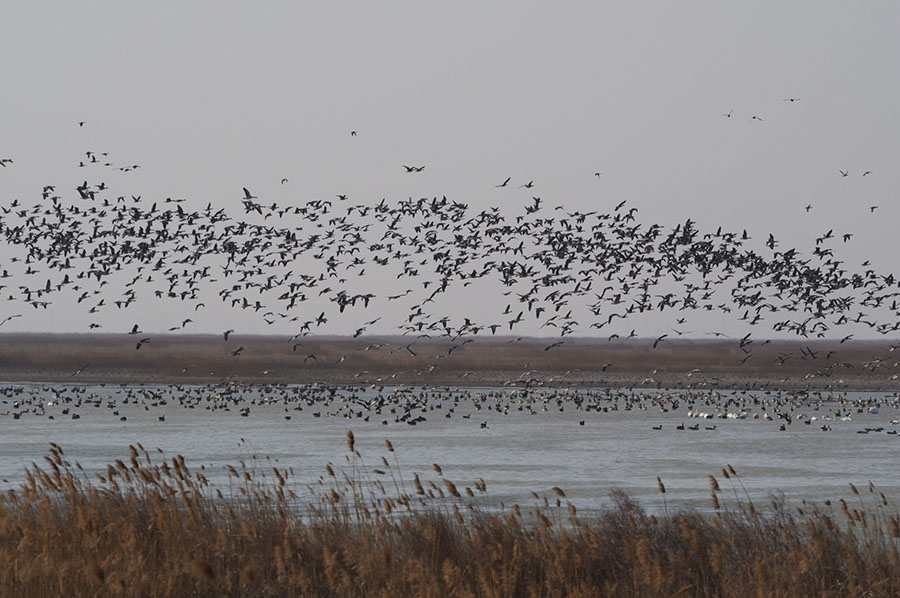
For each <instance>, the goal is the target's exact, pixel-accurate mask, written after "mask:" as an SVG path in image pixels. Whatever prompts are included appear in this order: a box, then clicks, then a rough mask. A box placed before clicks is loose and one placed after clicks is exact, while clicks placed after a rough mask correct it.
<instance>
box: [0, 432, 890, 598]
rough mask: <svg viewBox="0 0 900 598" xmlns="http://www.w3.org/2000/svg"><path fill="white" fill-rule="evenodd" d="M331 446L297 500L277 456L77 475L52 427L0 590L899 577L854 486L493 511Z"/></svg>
mask: <svg viewBox="0 0 900 598" xmlns="http://www.w3.org/2000/svg"><path fill="white" fill-rule="evenodd" d="M348 447H349V448H350V450H351V451H352V456H351V459H350V460H349V461H348V465H347V469H346V470H345V471H340V470H338V471H335V469H334V468H332V467H331V466H329V467H328V468H327V471H328V474H327V476H326V477H325V478H323V479H321V480H320V481H319V483H318V484H317V485H315V487H314V489H313V493H312V494H311V495H309V496H310V498H309V499H308V501H307V502H308V504H307V506H305V507H303V508H302V509H301V508H300V504H301V503H302V502H303V501H300V500H298V497H297V495H296V494H295V493H294V492H293V491H292V490H291V489H290V488H291V487H292V485H293V481H292V480H291V475H290V471H287V470H279V469H277V468H273V469H271V470H269V471H268V472H267V474H268V475H264V474H263V472H262V471H260V470H259V469H258V468H257V466H255V465H251V466H242V467H241V468H231V469H230V471H231V474H232V476H233V480H234V482H233V486H232V490H231V492H232V494H231V496H223V495H222V493H221V492H220V491H218V490H216V489H214V488H212V487H211V486H210V485H209V484H208V482H207V481H206V478H205V477H204V476H203V474H202V472H200V471H192V470H191V469H189V467H188V465H187V464H186V462H185V460H184V459H183V458H181V457H180V456H178V457H175V458H173V459H171V460H164V461H160V462H154V461H153V460H152V459H151V457H150V455H149V454H148V453H147V452H146V451H144V450H143V449H142V448H132V449H131V455H130V458H128V459H126V460H125V461H122V460H117V461H116V462H115V463H114V464H112V465H110V466H109V467H108V469H107V471H106V473H105V474H103V475H98V476H97V479H96V480H95V481H93V482H91V481H89V480H88V478H87V477H86V476H85V475H84V474H83V473H82V472H81V471H80V469H79V468H78V466H77V465H72V464H70V463H69V462H68V461H67V460H66V457H65V455H64V454H63V451H62V449H60V448H59V447H57V446H55V445H54V446H53V447H52V450H51V452H50V455H49V456H48V457H46V465H45V466H43V467H42V468H38V467H32V468H31V469H30V470H29V475H28V482H27V483H26V484H25V485H24V486H23V487H22V489H21V490H19V491H15V492H13V491H10V492H9V493H8V494H6V495H3V498H2V500H0V595H3V596H21V597H23V598H29V597H39V598H44V597H49V596H63V595H65V596H201V597H205V596H208V597H213V596H215V597H221V596H272V597H282V596H283V597H289V596H290V597H293V596H335V597H337V596H432V597H444V596H446V597H451V596H473V597H474V596H592V597H593V596H629V597H634V596H638V597H642V596H647V597H651V596H652V597H657V596H723V597H730V596H734V597H741V598H743V597H746V596H896V595H897V594H898V593H900V556H898V551H897V537H898V536H900V520H898V516H897V513H896V511H894V510H893V509H891V508H890V507H889V506H888V505H887V501H886V500H885V499H884V497H883V496H881V495H880V494H879V493H877V492H876V490H875V489H874V488H872V487H870V488H869V492H866V491H865V490H863V491H859V490H858V489H856V488H852V490H853V493H854V496H853V497H852V500H851V501H850V502H845V501H841V503H840V506H839V507H837V506H834V507H832V506H831V505H826V507H827V508H823V509H818V508H813V507H806V506H804V508H803V509H788V508H786V507H784V506H783V505H778V504H774V505H773V506H772V507H771V508H767V509H766V512H765V513H766V514H762V513H761V512H760V510H758V508H757V507H755V506H754V505H753V504H752V503H750V502H749V501H746V502H745V501H741V500H740V499H739V494H738V493H737V492H735V497H734V499H728V498H727V494H726V496H722V494H723V491H722V489H721V488H720V485H719V483H718V481H717V480H716V479H715V478H711V479H710V486H711V491H712V493H713V497H714V499H713V505H714V506H715V507H716V509H717V510H716V511H715V512H714V513H713V514H711V515H708V516H701V515H698V514H696V513H671V514H666V515H664V516H661V517H653V516H649V515H647V514H646V513H645V512H644V511H643V510H642V509H641V508H640V507H639V506H638V505H636V504H635V503H634V502H632V501H631V500H630V499H628V497H626V496H624V495H621V494H619V495H616V496H615V506H614V507H613V508H611V509H610V510H609V511H607V512H605V513H603V514H602V515H600V516H598V517H594V518H589V519H582V518H580V517H579V516H578V513H577V510H576V509H575V507H574V506H573V505H571V504H569V503H568V501H567V499H566V494H565V491H564V490H562V489H561V488H553V489H552V490H551V491H550V492H548V493H546V495H545V496H544V497H542V500H541V501H539V502H538V504H537V506H536V507H534V508H532V509H530V510H526V509H523V508H520V507H519V506H518V505H514V506H513V507H512V508H511V509H509V510H508V511H505V512H504V511H501V512H499V513H498V512H492V511H490V510H487V509H485V508H483V505H485V504H487V503H486V502H485V501H486V499H485V498H484V492H485V491H486V487H485V484H484V482H483V481H479V482H477V483H475V484H474V489H473V488H472V487H465V486H463V485H462V484H455V483H453V482H452V481H450V480H449V479H448V478H445V477H444V475H445V473H444V472H443V471H441V470H440V468H439V467H438V466H436V467H435V472H436V473H437V474H438V476H439V479H438V483H435V482H434V481H423V480H421V479H420V478H419V477H418V476H416V477H415V480H416V481H415V484H414V485H411V486H410V487H409V491H410V493H408V494H407V493H406V491H405V490H404V488H405V487H406V486H405V484H404V483H403V482H402V481H401V480H400V478H399V472H397V471H395V470H394V469H393V468H392V467H391V464H390V462H389V461H388V460H387V459H386V458H382V460H381V461H380V462H379V464H378V466H377V468H371V467H369V466H367V465H366V463H365V461H364V460H363V458H362V456H361V455H360V453H359V452H358V449H357V448H356V447H355V446H354V440H353V437H352V436H348ZM388 451H389V452H392V447H391V446H390V445H388ZM722 476H723V477H724V478H728V479H729V481H730V482H731V484H734V482H735V480H736V472H734V470H733V469H730V468H729V469H727V470H722ZM737 481H738V483H739V480H737ZM722 486H725V487H726V488H727V484H725V483H723V484H722ZM732 487H734V486H732ZM660 490H661V491H662V492H664V491H665V490H664V486H663V485H662V483H661V482H660ZM726 493H727V491H726ZM539 498H541V497H539Z"/></svg>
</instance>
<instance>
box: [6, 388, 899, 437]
mask: <svg viewBox="0 0 900 598" xmlns="http://www.w3.org/2000/svg"><path fill="white" fill-rule="evenodd" d="M0 408H2V409H3V411H0V417H4V418H6V417H10V418H12V419H14V420H20V419H22V418H25V419H28V418H34V417H40V418H47V419H49V420H54V419H72V420H78V419H81V418H82V416H86V417H100V418H101V419H102V418H110V417H114V418H118V419H119V420H120V421H122V422H126V421H129V417H130V418H131V421H136V422H140V423H143V422H145V421H147V420H150V421H153V420H158V421H160V422H165V421H166V415H167V414H168V415H172V414H176V412H177V411H178V410H205V411H208V412H210V413H220V414H221V415H222V416H227V414H232V415H238V416H240V417H252V416H254V415H261V416H262V417H265V418H267V419H268V420H271V419H272V418H273V417H282V418H283V419H284V420H292V419H293V418H298V419H299V418H300V417H303V416H306V417H309V418H314V419H315V418H339V419H343V420H355V421H357V423H358V424H360V425H363V424H364V423H370V424H372V425H379V424H380V425H383V426H390V425H404V426H416V425H418V424H422V423H425V422H427V421H429V418H430V419H432V421H434V420H438V421H440V420H441V419H453V418H460V419H463V420H473V418H474V421H473V424H474V423H478V426H479V427H480V428H482V429H488V428H489V427H490V424H493V425H497V424H500V423H502V421H503V418H504V417H506V416H537V415H541V414H551V415H552V414H565V413H566V412H567V410H568V412H569V414H570V415H569V416H568V419H570V420H571V421H572V423H575V422H577V424H578V425H580V426H584V425H586V422H588V421H591V422H594V423H598V421H602V419H603V417H604V416H610V417H612V416H613V415H614V414H628V413H634V414H644V415H646V416H647V418H648V419H650V420H651V423H654V425H652V426H651V428H652V429H653V430H663V429H664V426H668V427H669V429H674V430H677V431H690V430H693V431H700V430H701V424H700V423H699V422H698V423H695V424H692V425H691V424H689V425H686V424H685V421H686V419H696V420H728V421H742V420H749V421H760V422H763V423H764V422H772V424H771V425H773V426H778V429H779V430H780V431H785V430H786V429H787V428H788V427H789V426H791V425H795V426H797V425H800V426H815V427H814V428H809V429H817V430H820V431H823V432H830V431H832V426H837V425H844V423H845V422H853V421H854V417H856V418H857V419H856V422H855V423H854V424H847V426H848V428H849V429H851V430H853V431H855V433H857V434H870V433H885V434H887V435H897V434H898V433H897V430H898V428H897V427H896V426H898V425H900V417H894V418H893V419H888V418H890V417H891V416H890V415H887V416H886V417H885V414H882V413H881V410H885V411H887V412H893V413H895V414H896V412H897V411H898V410H900V395H898V394H897V393H893V394H883V395H877V394H865V395H857V396H855V397H854V396H853V395H851V394H848V393H844V392H822V391H778V390H766V391H739V390H731V391H719V390H700V389H690V390H677V389H675V390H673V389H660V390H652V391H650V390H641V389H635V388H622V389H562V388H558V389H536V388H530V389H529V388H517V389H484V390H475V389H468V390H467V389H451V388H434V387H419V388H416V387H386V386H376V387H369V386H345V387H340V388H338V387H335V386H329V385H321V384H316V385H287V384H269V385H262V386H249V385H243V384H238V383H235V382H230V383H226V384H217V385H205V386H187V385H178V384H175V385H170V386H128V385H122V386H113V385H109V386H107V385H99V386H86V385H73V386H70V387H63V386H60V385H52V386H37V385H7V386H3V387H0ZM278 414H280V416H279V415H278ZM592 414H593V415H592ZM561 417H567V416H561ZM598 418H599V420H598ZM489 422H490V424H489ZM656 422H659V423H656ZM663 422H669V423H666V424H664V423H663ZM673 422H679V423H678V424H674V423H673ZM702 430H703V431H707V432H708V431H716V430H718V423H716V421H706V422H705V423H704V424H703V427H702Z"/></svg>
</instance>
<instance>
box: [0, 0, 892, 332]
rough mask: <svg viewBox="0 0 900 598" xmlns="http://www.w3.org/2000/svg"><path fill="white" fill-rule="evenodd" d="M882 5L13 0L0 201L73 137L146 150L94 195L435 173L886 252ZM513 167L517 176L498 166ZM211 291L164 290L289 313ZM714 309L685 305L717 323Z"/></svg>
mask: <svg viewBox="0 0 900 598" xmlns="http://www.w3.org/2000/svg"><path fill="white" fill-rule="evenodd" d="M898 24H900V4H898V3H896V2H866V3H855V2H845V1H821V0H816V1H811V0H810V1H804V2H744V3H724V2H718V1H706V2H649V3H631V2H618V3H605V2H570V3H545V2H540V3H538V2H509V1H506V2H486V3H485V2H477V3H476V2H455V3H447V2H444V3H423V2H412V1H409V2H381V3H371V2H340V3H337V2H334V3H306V2H266V3H251V2H233V1H222V2H215V3H212V2H208V3H207V2H203V3H199V2H197V3H193V2H170V1H165V2H153V3H141V4H132V3H122V2H94V1H84V2H78V3H71V2H48V3H36V2H15V3H9V4H8V5H6V6H4V9H3V18H2V22H0V52H2V56H3V57H4V58H3V69H2V93H0V132H2V134H0V158H12V159H13V160H14V161H15V162H14V164H11V165H9V166H8V167H7V168H4V169H0V203H2V205H8V204H9V203H10V202H11V201H12V200H13V199H15V198H18V199H19V201H20V202H22V203H23V204H25V205H31V204H33V203H34V202H37V201H39V200H40V191H41V187H42V185H45V184H55V185H58V189H59V191H60V192H61V194H62V195H63V198H64V199H67V200H72V199H73V197H72V196H73V195H76V194H75V191H74V187H75V186H76V185H77V184H78V183H80V182H81V181H82V180H84V179H85V178H88V175H87V174H86V173H85V170H86V169H81V168H79V167H78V162H79V160H81V159H83V156H84V152H85V151H87V150H92V151H95V152H109V154H110V159H111V160H112V161H113V162H114V163H115V164H116V165H127V164H134V163H136V164H140V165H141V166H142V168H140V169H139V170H137V171H136V172H131V173H121V172H118V171H115V170H109V171H108V172H103V173H99V172H97V171H94V172H92V173H91V174H90V178H92V180H93V181H97V180H106V181H107V182H108V184H109V186H110V193H111V195H112V196H113V197H114V196H115V195H118V194H127V195H130V194H135V195H142V196H143V197H144V198H145V199H147V200H150V201H153V200H158V201H162V200H163V199H164V198H166V197H184V198H187V200H188V202H189V203H188V205H191V206H194V207H200V206H205V205H206V204H207V203H208V202H212V204H213V205H214V206H221V207H225V208H227V209H228V210H229V211H231V212H233V213H234V214H235V215H238V214H240V213H241V212H242V210H241V203H240V200H241V197H242V192H241V187H243V186H247V187H249V188H251V189H253V190H254V193H255V194H257V195H258V196H259V197H260V200H261V201H263V202H266V201H270V202H279V203H296V204H299V203H301V202H305V201H308V200H310V199H315V198H323V199H333V198H334V196H335V195H336V194H339V193H340V194H347V195H348V196H349V197H350V200H351V201H355V202H360V203H365V202H371V203H375V202H377V201H379V200H380V199H381V198H387V199H388V200H389V201H391V200H400V199H405V198H407V197H410V196H411V197H432V196H442V195H447V196H448V197H449V198H450V199H453V200H457V201H463V202H466V203H469V204H470V205H471V206H472V207H473V208H475V209H482V208H487V207H488V206H493V205H501V206H510V205H521V204H523V203H527V202H529V201H530V199H531V196H533V195H539V196H541V197H542V198H543V201H544V202H545V205H548V206H554V205H560V204H562V205H566V206H568V207H570V208H571V209H578V210H590V209H601V210H605V209H610V208H612V207H613V206H614V205H615V204H617V203H618V202H619V201H621V200H623V199H627V200H628V201H629V205H632V206H636V207H638V208H639V209H640V219H641V220H642V221H643V222H645V223H647V224H650V223H652V222H659V223H662V224H666V225H674V224H675V223H677V222H680V221H684V220H685V219H687V218H693V219H695V220H697V221H699V223H700V224H701V226H703V227H708V228H712V229H714V228H715V227H716V226H718V225H721V226H723V227H724V228H726V229H731V230H740V229H743V228H746V229H748V231H750V232H751V234H753V236H754V238H755V239H756V240H758V241H759V242H760V244H762V243H763V241H764V239H765V237H766V236H767V235H768V234H769V233H773V234H774V235H775V236H776V237H778V238H779V239H780V240H781V243H782V246H784V247H788V246H796V247H797V248H798V249H801V250H809V249H811V248H812V247H813V238H814V237H815V236H818V235H820V234H822V233H823V232H824V231H826V230H828V229H830V228H834V229H835V232H836V233H843V232H851V233H854V235H855V236H854V237H853V238H852V239H851V240H850V242H848V243H846V245H843V244H842V246H841V247H840V248H839V250H840V253H839V254H838V256H837V257H839V258H840V259H845V260H846V263H847V264H848V266H850V267H853V266H854V265H855V264H858V263H860V262H862V261H863V260H865V259H870V260H871V261H872V265H873V266H875V267H877V268H879V269H880V270H882V271H885V272H887V271H897V270H900V268H898V265H900V264H898V260H897V257H896V256H897V255H898V249H900V247H898V246H900V240H898V236H897V234H896V233H895V228H896V223H897V222H900V206H898V202H897V197H898V192H900V168H898V158H900V118H898V116H897V107H898V106H900V76H898V74H897V73H898V70H897V57H898V56H900V36H898V35H897V27H898ZM786 98H799V99H798V100H797V101H795V102H788V101H784V100H785V99H786ZM726 113H731V117H726V116H724V114H726ZM753 116H757V117H759V118H760V119H761V120H753V121H751V117H753ZM79 121H85V122H86V124H85V125H84V127H79V126H78V124H77V123H78V122H79ZM351 130H356V131H358V136H357V137H351V136H350V134H349V133H350V131H351ZM402 164H417V165H423V164H424V165H426V168H425V170H424V171H423V172H421V173H417V174H415V175H408V174H406V173H404V171H403V169H402V167H401V165H402ZM839 170H845V171H849V175H848V176H847V177H842V176H841V175H840V173H839ZM596 171H599V172H601V173H602V176H600V177H595V176H594V174H593V173H594V172H596ZM865 171H871V172H872V174H871V175H869V176H866V177H865V178H863V177H862V176H861V175H862V173H863V172H865ZM507 177H512V181H511V183H510V186H511V188H507V189H497V188H495V185H496V184H498V183H500V182H501V181H503V180H504V179H505V178H507ZM282 178H288V179H289V183H288V184H285V185H281V184H280V181H281V179H282ZM530 180H533V181H534V188H533V189H519V188H518V185H520V184H523V183H526V182H528V181H530ZM513 186H514V187H513ZM807 204H812V206H813V207H812V209H811V210H810V211H809V212H808V213H807V212H806V211H804V209H803V208H804V206H806V205H807ZM872 205H878V206H879V208H878V209H877V210H876V211H875V212H871V211H870V209H869V206H872ZM0 262H2V256H0ZM0 267H3V264H2V263H0ZM6 283H7V284H8V285H9V286H12V287H14V286H15V285H16V284H17V283H18V281H17V280H15V279H13V280H7V281H6ZM392 283H393V281H392V280H390V281H384V282H383V285H384V286H383V289H384V291H382V290H381V289H377V290H379V291H380V292H386V291H387V290H389V289H391V288H393V287H392V286H390V285H391V284H392ZM0 296H2V297H4V298H5V296H6V292H0ZM210 299H211V300H210V301H207V305H208V309H207V310H206V311H205V312H204V313H203V314H197V315H193V314H184V315H183V317H193V318H194V319H195V325H194V328H192V329H190V330H189V331H193V332H202V331H209V332H219V331H221V330H223V329H225V328H230V327H233V328H237V329H238V330H241V331H246V332H269V333H275V332H277V333H281V332H287V333H293V331H292V330H277V331H276V330H272V328H271V327H267V326H266V325H265V324H264V323H262V322H260V320H259V319H258V318H257V317H255V316H253V315H251V314H244V313H237V312H232V311H230V310H227V309H224V308H222V307H220V306H218V305H217V303H218V302H217V300H216V298H215V297H211V298H210ZM477 301H478V302H485V301H491V299H490V298H484V297H479V298H477ZM500 301H505V300H504V299H503V298H498V299H497V302H498V303H499V302H500ZM501 307H502V306H501ZM11 313H22V314H24V315H23V317H21V318H18V319H16V320H14V321H12V322H8V323H7V324H6V325H5V326H4V328H3V329H2V331H14V330H55V331H66V330H79V331H80V330H85V328H86V326H85V319H84V318H85V317H86V316H85V315H84V310H83V309H82V306H75V305H68V304H65V303H64V302H59V304H55V305H54V306H53V307H52V308H51V309H50V310H48V311H44V310H35V309H32V308H31V307H30V306H20V305H16V304H14V303H11V302H7V301H5V300H4V301H3V302H2V303H0V319H2V318H3V317H5V315H9V314H11ZM370 315H378V314H377V313H376V314H372V313H365V314H362V315H360V316H359V317H358V318H356V320H359V319H367V318H368V317H369V316H370ZM104 317H105V320H103V321H102V323H103V324H104V328H103V329H101V330H102V331H107V332H118V331H123V330H128V329H130V328H131V324H132V323H133V322H138V321H139V322H142V327H143V328H145V329H148V330H164V329H165V328H167V327H168V326H170V325H172V323H173V320H174V321H176V322H177V321H180V319H181V317H182V314H175V313H173V311H172V306H171V304H165V303H160V302H156V303H154V302H149V301H148V302H146V303H142V304H141V305H136V306H135V307H133V308H132V309H131V310H130V312H129V313H127V314H121V313H119V314H116V313H110V314H108V315H106V316H104ZM733 319H735V318H733V317H732V316H722V315H720V314H717V315H716V316H715V317H714V318H713V319H710V318H709V317H707V319H706V320H704V321H702V322H700V323H698V324H697V326H696V328H695V330H696V332H698V333H700V334H702V333H703V332H704V331H707V330H712V329H714V328H716V327H725V328H727V330H728V331H729V332H733V333H735V334H737V333H738V332H739V330H740V328H739V327H737V326H736V325H733V324H732V323H731V320H733ZM388 320H390V318H389V317H386V318H385V322H384V323H385V324H388V326H385V327H383V328H381V329H380V330H381V331H384V332H387V331H391V330H392V328H391V326H390V324H392V323H393V322H389V321H388ZM333 323H334V324H335V325H334V326H332V327H331V328H329V330H328V332H332V333H346V332H348V331H352V330H353V328H354V326H355V325H356V324H357V323H358V322H356V321H354V319H353V318H347V321H346V322H345V323H343V324H341V323H338V322H337V321H335V322H333ZM670 325H671V321H670V318H669V317H668V316H666V317H664V318H661V319H655V320H654V319H653V318H649V319H647V320H644V321H640V320H630V321H629V323H627V324H623V325H622V326H620V328H624V329H625V330H626V332H627V331H628V330H630V329H631V328H636V329H637V330H638V332H639V333H641V334H643V335H645V336H650V335H654V334H658V333H659V331H661V330H662V331H665V330H666V329H667V328H668V327H669V326H670ZM688 328H691V327H690V326H688ZM529 332H531V333H536V332H538V329H537V328H536V327H534V328H533V329H530V330H526V329H522V330H521V331H520V333H529ZM584 332H585V333H587V332H588V331H587V330H586V329H585V330H584ZM765 332H766V330H760V331H759V334H761V335H763V336H764V335H765ZM836 334H837V333H836Z"/></svg>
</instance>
